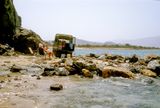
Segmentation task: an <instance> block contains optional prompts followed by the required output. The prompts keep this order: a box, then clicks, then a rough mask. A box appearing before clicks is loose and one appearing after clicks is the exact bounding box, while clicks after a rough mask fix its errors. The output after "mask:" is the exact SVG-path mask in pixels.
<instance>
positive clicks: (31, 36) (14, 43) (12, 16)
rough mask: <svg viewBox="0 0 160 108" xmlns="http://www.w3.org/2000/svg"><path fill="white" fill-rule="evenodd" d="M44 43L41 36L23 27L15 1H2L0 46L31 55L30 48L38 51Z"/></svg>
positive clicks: (0, 2) (0, 7)
mask: <svg viewBox="0 0 160 108" xmlns="http://www.w3.org/2000/svg"><path fill="white" fill-rule="evenodd" d="M40 42H42V39H41V38H40V36H39V35H37V34H36V33H34V32H33V31H31V30H27V29H24V28H22V27H21V17H20V16H18V14H17V12H16V9H15V7H14V4H13V0H0V44H8V45H9V46H11V47H14V49H15V50H16V51H19V52H22V53H30V51H29V49H28V48H29V47H30V48H32V50H34V51H36V50H37V49H38V44H39V43H40Z"/></svg>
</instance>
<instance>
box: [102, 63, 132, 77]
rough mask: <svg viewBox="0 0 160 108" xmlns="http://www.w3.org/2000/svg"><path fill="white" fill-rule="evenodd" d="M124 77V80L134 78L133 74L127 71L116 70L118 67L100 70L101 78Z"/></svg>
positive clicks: (123, 69)
mask: <svg viewBox="0 0 160 108" xmlns="http://www.w3.org/2000/svg"><path fill="white" fill-rule="evenodd" d="M110 76H113V77H124V78H130V79H132V78H134V74H133V73H132V72H131V71H129V70H127V69H126V68H118V67H111V66H107V67H105V68H104V69H103V70H102V77H103V78H107V77H110Z"/></svg>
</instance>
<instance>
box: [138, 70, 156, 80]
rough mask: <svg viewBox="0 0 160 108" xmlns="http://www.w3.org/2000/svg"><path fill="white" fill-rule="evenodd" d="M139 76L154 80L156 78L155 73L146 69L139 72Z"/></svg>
mask: <svg viewBox="0 0 160 108" xmlns="http://www.w3.org/2000/svg"><path fill="white" fill-rule="evenodd" d="M141 74H143V75H144V76H148V77H154V78H155V77H156V76H157V74H156V73H155V72H153V71H151V70H148V69H143V70H141Z"/></svg>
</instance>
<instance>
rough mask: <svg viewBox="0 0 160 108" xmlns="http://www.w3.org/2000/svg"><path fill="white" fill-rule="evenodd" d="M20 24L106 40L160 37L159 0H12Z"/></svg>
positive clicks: (46, 33)
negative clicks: (19, 18)
mask: <svg viewBox="0 0 160 108" xmlns="http://www.w3.org/2000/svg"><path fill="white" fill-rule="evenodd" d="M14 5H15V7H16V10H17V12H18V14H19V16H21V18H22V26H23V27H24V28H27V29H31V30H33V31H34V32H36V33H37V34H39V35H40V36H41V37H42V39H44V40H54V37H55V34H56V33H63V34H72V35H73V36H75V37H76V38H80V39H84V40H89V41H96V42H105V41H113V40H132V39H138V38H145V37H152V36H160V0H14Z"/></svg>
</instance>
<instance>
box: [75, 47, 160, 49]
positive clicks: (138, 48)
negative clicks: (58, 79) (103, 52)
mask: <svg viewBox="0 0 160 108" xmlns="http://www.w3.org/2000/svg"><path fill="white" fill-rule="evenodd" d="M75 49H111V50H112V49H113V50H160V48H107V47H75Z"/></svg>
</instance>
